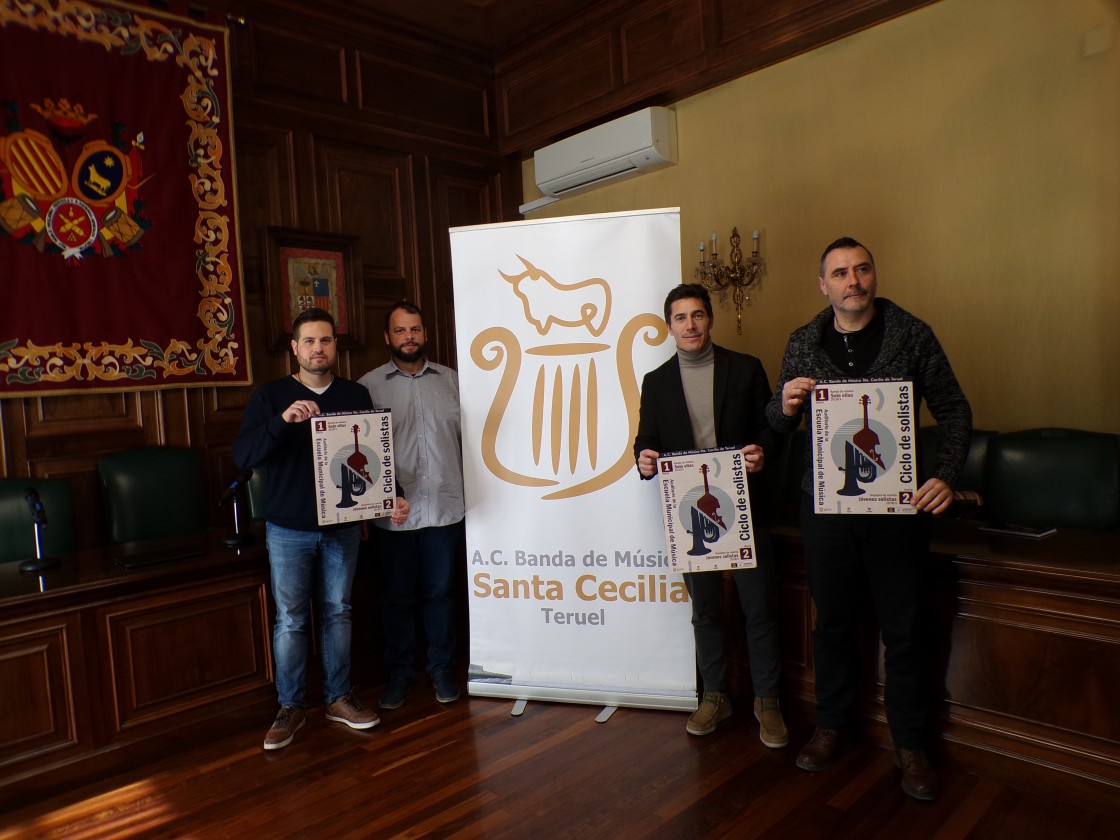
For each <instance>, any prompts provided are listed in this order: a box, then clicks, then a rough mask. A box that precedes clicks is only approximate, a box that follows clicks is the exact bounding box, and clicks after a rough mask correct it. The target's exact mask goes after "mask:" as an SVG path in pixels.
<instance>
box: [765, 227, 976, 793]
mask: <svg viewBox="0 0 1120 840" xmlns="http://www.w3.org/2000/svg"><path fill="white" fill-rule="evenodd" d="M819 283H820V290H821V294H823V295H824V296H825V297H826V298H828V302H829V304H830V306H829V307H828V308H827V309H825V310H824V311H823V312H821V313H820V314H818V315H817V316H816V317H815V318H814V319H813V320H812V321H810V322H809V323H808V324H806V325H805V326H803V327H801V328H800V329H798V330H796V331H795V332H794V333H793V334H792V335H791V336H790V339H789V344H788V345H787V347H786V352H785V358H784V359H783V360H782V370H781V373H780V374H779V376H778V383H777V388H776V390H775V392H774V395H773V397H772V398H771V400H770V402H769V404H768V405H767V407H766V417H767V420H768V421H769V422H770V425H771V426H773V428H774V429H775V430H777V431H779V432H789V431H792V430H794V429H795V428H797V426H798V424H799V423H800V422H801V416H802V414H803V413H804V412H806V411H807V410H809V408H810V403H811V399H812V395H813V389H814V387H815V386H816V384H817V382H818V381H837V380H852V379H861V378H866V379H905V380H909V381H911V382H912V383H913V385H914V407H915V425H916V426H917V425H918V420H917V416H918V408H919V405H920V402H921V400H922V399H923V397H924V399H925V401H926V405H927V406H928V407H929V410H930V412H931V413H932V414H933V416H934V418H935V419H936V420H937V422H938V428H939V432H940V434H939V446H938V454H937V464H936V467H935V468H934V471H933V474H932V475H929V476H924V477H923V476H919V480H920V481H923V483H921V484H920V485H919V487H918V490H917V491H916V492H915V493H914V501H913V504H914V507H915V508H917V511H918V513H917V515H915V516H896V515H862V514H861V515H844V514H818V513H815V512H814V506H813V500H812V496H811V491H812V488H813V483H812V477H811V474H810V470H809V463H810V459H809V458H808V457H806V470H805V476H804V479H803V481H802V485H801V486H802V490H803V491H804V492H803V493H802V503H801V530H802V534H803V537H804V540H805V567H806V575H807V577H808V581H809V590H810V592H811V593H812V596H813V602H814V604H815V606H816V614H817V618H816V626H815V628H814V630H813V662H814V668H815V671H816V691H817V728H816V731H815V732H814V733H813V737H812V739H811V740H810V741H809V743H808V744H806V745H805V747H804V748H803V749H802V750H801V752H800V754H799V755H798V756H797V766H798V767H801V768H802V769H804V770H809V771H814V772H816V771H821V770H825V769H827V768H828V767H829V766H830V765H831V764H832V763H833V761H835V759H836V757H837V756H838V755H840V753H842V752H843V751H844V749H845V748H846V747H847V744H848V734H847V732H848V727H849V726H850V724H851V720H850V716H851V714H852V712H853V710H854V708H855V704H856V700H857V698H858V694H859V686H858V669H857V661H856V658H855V656H854V652H855V651H856V650H857V642H858V639H857V631H858V629H859V624H860V620H861V618H862V605H863V603H864V600H863V588H864V585H865V584H866V585H868V586H869V587H870V590H871V594H872V596H873V598H874V602H875V612H876V615H877V617H878V620H879V628H880V632H881V634H882V639H883V645H884V647H885V649H886V657H885V664H886V692H885V705H886V711H887V723H888V725H889V727H890V730H891V737H892V738H893V740H894V746H895V764H896V765H897V766H898V767H900V768H901V770H902V788H903V790H904V791H906V793H907V794H909V795H910V796H912V797H914V798H916V799H924V800H932V799H936V798H937V795H938V784H937V775H936V773H935V772H934V771H933V768H932V767H931V766H930V763H929V760H928V757H927V756H926V753H925V751H924V749H923V741H924V736H925V728H926V724H927V720H926V718H927V712H928V705H929V703H928V699H929V689H928V688H927V687H926V686H925V685H924V684H923V678H924V677H925V676H926V675H927V674H928V672H929V662H928V656H927V651H926V645H925V635H926V632H925V631H926V627H927V625H928V622H927V621H926V620H925V617H924V615H923V606H924V604H923V589H924V587H925V585H926V582H927V576H926V573H927V572H928V565H929V564H928V559H927V557H928V549H929V515H935V516H936V515H938V514H941V513H943V512H944V511H945V510H947V509H948V507H949V505H950V504H951V503H952V501H953V491H952V486H953V484H954V482H956V480H957V477H958V475H959V474H960V471H961V467H962V466H963V465H964V460H965V457H966V456H967V455H968V444H969V437H970V435H971V432H972V412H971V409H970V408H969V405H968V400H967V399H965V396H964V393H963V392H962V391H961V388H960V385H959V384H958V383H957V379H956V377H955V376H954V375H953V369H952V367H950V365H949V360H948V359H947V358H946V356H945V352H944V350H942V349H941V344H940V343H939V342H938V340H937V338H936V336H934V334H933V331H932V330H931V329H930V328H929V326H927V325H926V324H925V323H924V322H922V321H920V320H918V319H917V318H915V317H914V316H913V315H911V314H910V313H908V312H906V311H905V310H904V309H902V308H901V307H899V306H897V305H895V304H893V303H891V302H890V301H889V300H886V299H883V298H876V290H877V285H878V284H877V278H876V274H875V260H874V258H873V257H872V256H871V252H870V251H869V250H868V249H867V248H865V247H864V246H863V245H861V244H860V243H859V242H857V241H856V240H854V239H851V238H849V237H845V238H843V239H838V240H836V241H835V242H833V243H832V244H831V245H829V246H828V247H827V248H826V249H825V251H824V254H823V255H822V257H821V269H820V279H819ZM808 443H809V441H808V439H807V440H806V444H807V446H808ZM923 479H924V480H923Z"/></svg>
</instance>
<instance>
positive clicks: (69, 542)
mask: <svg viewBox="0 0 1120 840" xmlns="http://www.w3.org/2000/svg"><path fill="white" fill-rule="evenodd" d="M29 487H33V488H35V491H36V492H37V493H38V494H39V500H40V501H41V502H42V503H43V511H44V512H45V513H46V516H47V524H46V525H45V526H44V527H43V528H42V529H41V531H40V542H41V548H42V552H43V556H44V557H48V556H52V555H55V556H57V555H61V554H68V553H70V552H72V551H74V550H75V549H76V548H77V539H75V536H74V504H73V500H72V497H71V493H70V483H69V482H67V481H62V480H59V479H52V478H0V563H6V562H9V561H12V560H29V559H31V558H33V557H34V556H35V528H34V523H35V520H34V519H33V518H32V516H31V511H30V510H29V509H28V507H27V498H26V494H27V489H28V488H29Z"/></svg>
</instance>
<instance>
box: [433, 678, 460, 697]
mask: <svg viewBox="0 0 1120 840" xmlns="http://www.w3.org/2000/svg"><path fill="white" fill-rule="evenodd" d="M432 685H434V686H435V687H436V699H437V700H438V701H439V702H441V703H454V702H455V701H456V700H458V699H459V686H458V685H457V684H456V682H455V677H453V676H452V675H451V672H450V671H440V672H439V673H438V674H436V675H435V676H434V677H432Z"/></svg>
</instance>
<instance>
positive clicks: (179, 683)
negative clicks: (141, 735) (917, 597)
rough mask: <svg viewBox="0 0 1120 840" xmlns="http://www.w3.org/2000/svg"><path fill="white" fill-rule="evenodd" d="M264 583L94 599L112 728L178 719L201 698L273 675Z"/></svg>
mask: <svg viewBox="0 0 1120 840" xmlns="http://www.w3.org/2000/svg"><path fill="white" fill-rule="evenodd" d="M267 609H268V605H267V597H266V592H265V584H264V582H263V581H261V580H260V579H259V578H257V579H253V578H242V579H236V580H233V581H224V582H222V583H220V584H211V585H204V586H198V587H194V588H191V589H187V590H178V591H171V592H159V593H156V594H153V595H151V596H149V597H144V598H137V599H134V600H130V601H126V602H124V603H114V604H111V605H108V606H104V607H100V608H98V609H97V611H96V615H97V626H98V635H99V658H100V659H101V661H102V665H103V667H102V673H104V674H106V675H109V674H111V675H112V679H111V680H108V679H107V680H105V681H104V682H103V687H104V689H105V690H106V691H107V692H110V696H109V697H108V698H107V699H108V700H109V703H108V708H111V709H112V714H113V719H112V726H113V729H114V731H115V732H123V731H124V730H127V729H130V728H134V727H137V726H142V725H147V724H154V725H157V726H158V725H160V723H161V722H165V721H167V720H169V719H172V718H174V719H175V726H181V725H182V723H183V721H184V720H188V719H190V717H191V714H192V710H198V709H199V708H200V707H201V706H202V705H203V704H204V703H214V702H217V701H220V700H223V699H226V698H229V697H234V696H236V695H238V694H243V693H245V692H255V691H256V690H257V689H260V688H263V687H267V686H268V685H269V683H271V681H272V666H271V656H270V654H269V647H268V631H267V628H268V618H267Z"/></svg>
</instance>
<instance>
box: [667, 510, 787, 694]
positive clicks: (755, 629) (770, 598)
mask: <svg viewBox="0 0 1120 840" xmlns="http://www.w3.org/2000/svg"><path fill="white" fill-rule="evenodd" d="M755 549H756V551H757V555H758V566H757V567H756V568H754V569H735V570H734V571H732V572H731V576H732V578H733V579H734V581H735V589H736V590H737V591H738V593H739V605H740V606H741V607H742V609H743V615H744V617H745V619H746V629H747V651H748V654H749V656H750V666H751V682H752V683H753V686H754V694H755V696H756V697H777V696H778V694H779V692H780V679H781V650H780V648H779V644H778V617H777V609H776V606H775V599H776V594H775V589H776V583H777V576H776V574H775V569H774V553H773V551H772V549H771V544H770V535H769V532H768V531H766V529H765V528H757V529H756V530H755ZM684 582H685V586H687V587H688V595H689V598H690V599H691V600H692V632H693V637H694V638H695V642H696V667H697V668H698V669H699V671H700V680H701V683H702V684H703V690H704V691H726V690H727V640H726V638H725V634H724V619H723V573H722V572H691V573H689V572H686V573H685V575H684Z"/></svg>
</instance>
